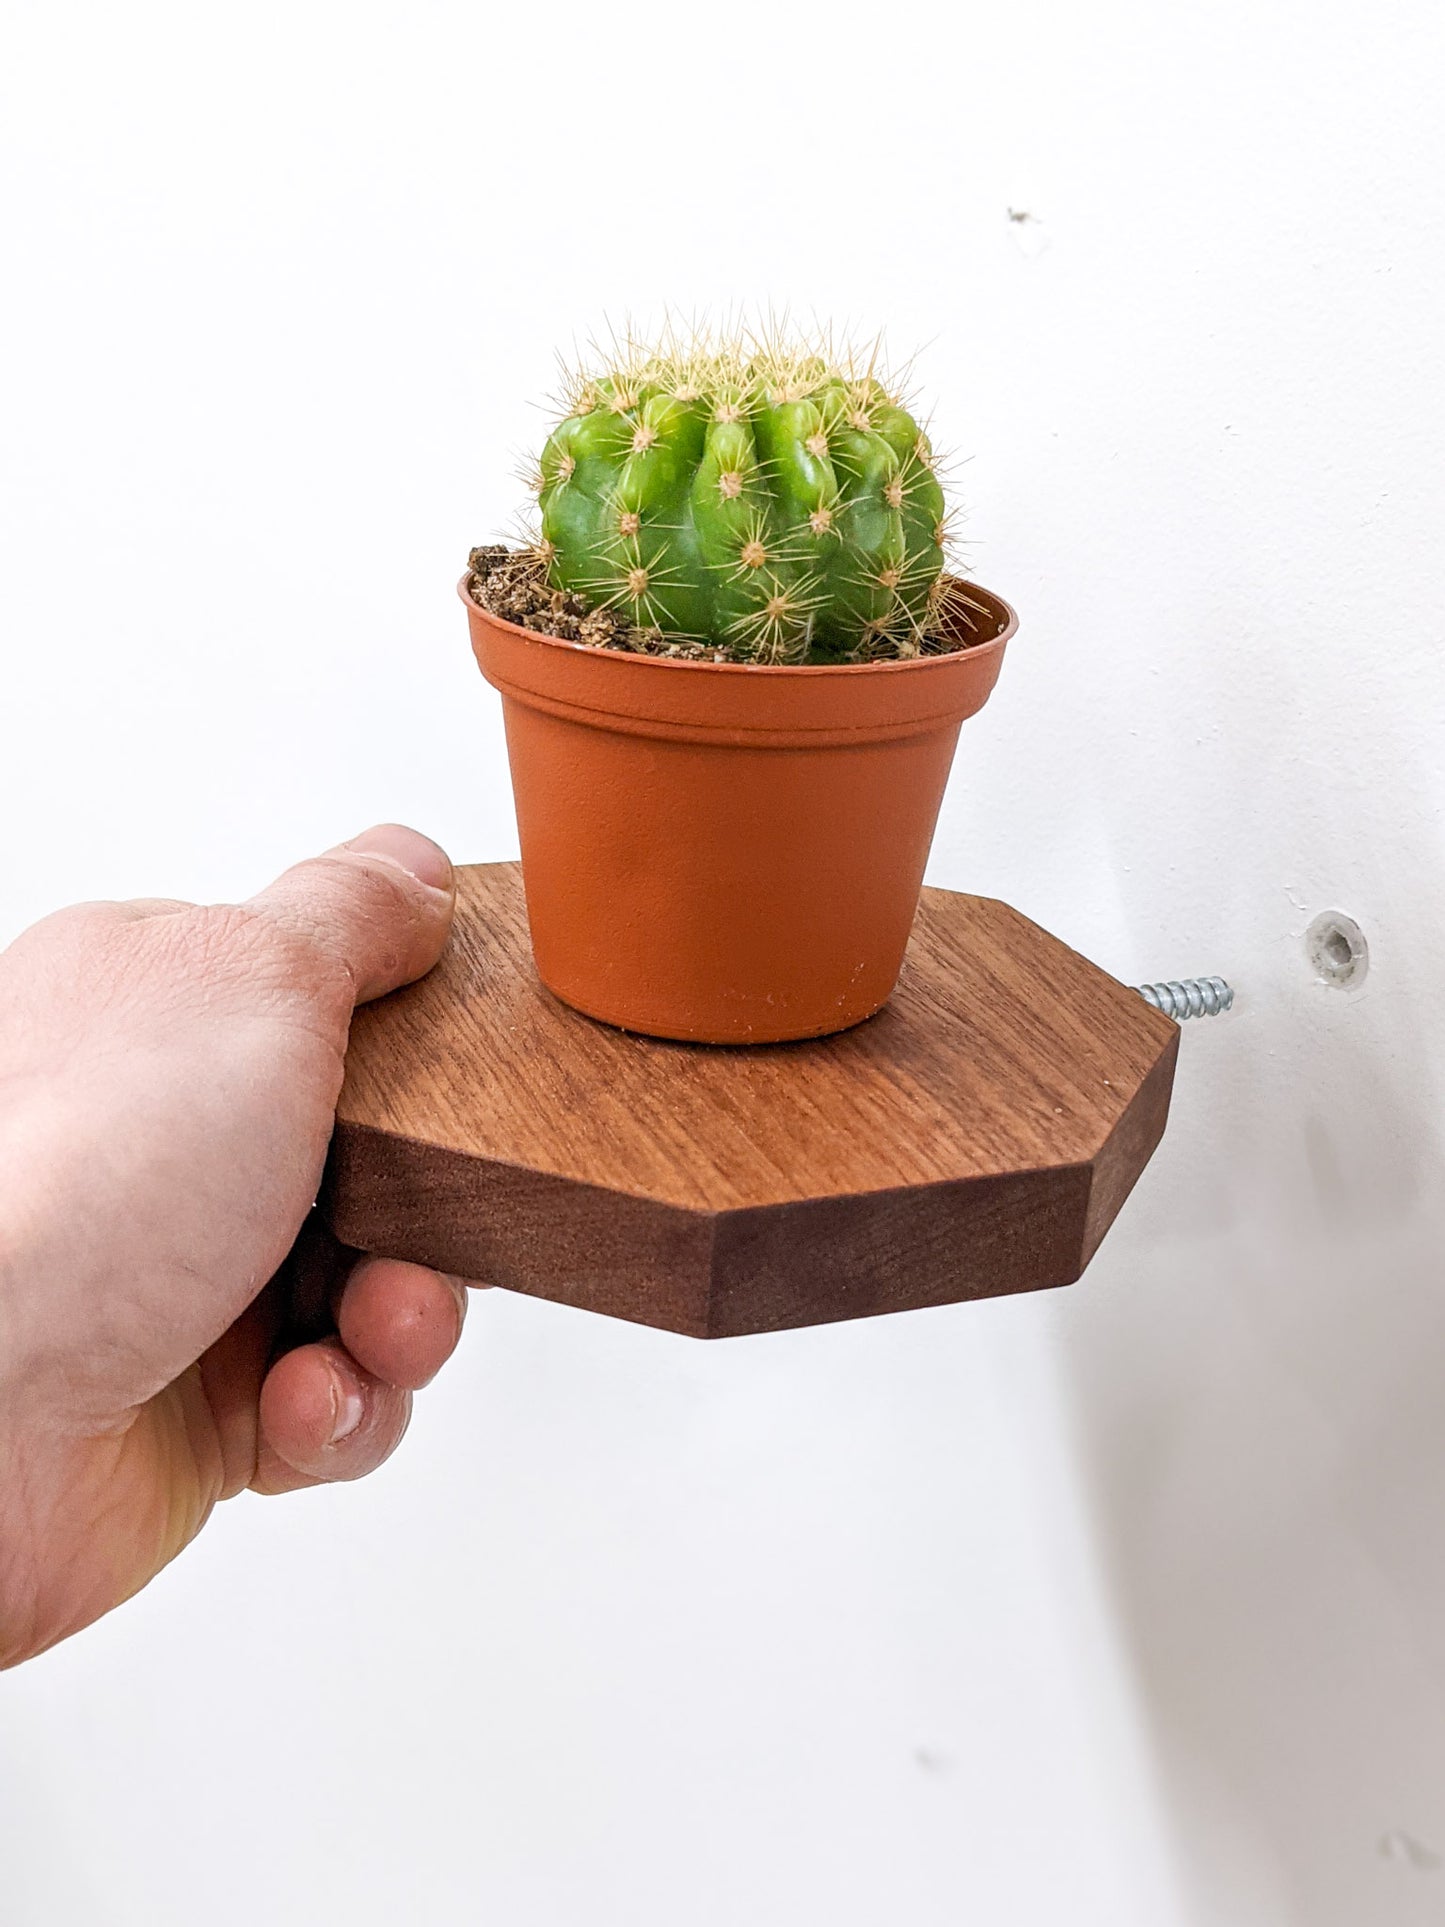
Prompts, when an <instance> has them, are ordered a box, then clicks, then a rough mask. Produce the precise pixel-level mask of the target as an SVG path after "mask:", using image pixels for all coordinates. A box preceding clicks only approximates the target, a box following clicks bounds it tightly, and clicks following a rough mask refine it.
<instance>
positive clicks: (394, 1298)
mask: <svg viewBox="0 0 1445 1927" xmlns="http://www.w3.org/2000/svg"><path fill="white" fill-rule="evenodd" d="M466 1312H467V1292H466V1286H465V1285H463V1284H462V1283H461V1282H460V1280H459V1279H456V1278H448V1277H446V1276H445V1275H444V1274H443V1273H442V1272H439V1271H429V1270H427V1268H426V1267H425V1266H424V1265H408V1264H403V1263H402V1262H401V1261H400V1260H399V1259H396V1258H363V1259H362V1261H361V1263H360V1264H359V1265H357V1267H356V1269H355V1270H354V1271H353V1272H352V1274H351V1276H350V1277H349V1278H348V1279H347V1280H346V1282H345V1283H344V1284H343V1286H342V1288H341V1291H340V1293H339V1295H338V1298H337V1304H336V1323H337V1328H338V1330H339V1331H340V1333H341V1338H342V1342H343V1343H344V1345H345V1346H346V1349H347V1350H348V1351H349V1352H350V1354H351V1356H352V1357H353V1358H354V1359H355V1360H356V1362H357V1364H358V1365H361V1366H362V1367H364V1369H365V1370H366V1371H368V1372H370V1373H372V1374H373V1376H374V1377H376V1378H379V1379H383V1380H385V1382H386V1383H387V1384H388V1385H401V1386H405V1387H406V1388H407V1389H408V1390H410V1391H413V1392H417V1391H420V1390H421V1388H422V1386H423V1385H426V1384H428V1383H429V1382H430V1381H431V1380H432V1379H434V1378H435V1377H436V1375H437V1373H438V1372H439V1371H440V1370H441V1368H442V1366H443V1365H445V1364H446V1362H447V1360H448V1359H449V1358H450V1357H451V1355H452V1353H453V1352H454V1351H455V1350H456V1348H457V1341H458V1339H459V1338H460V1337H461V1335H462V1321H463V1319H464V1318H465V1317H466Z"/></svg>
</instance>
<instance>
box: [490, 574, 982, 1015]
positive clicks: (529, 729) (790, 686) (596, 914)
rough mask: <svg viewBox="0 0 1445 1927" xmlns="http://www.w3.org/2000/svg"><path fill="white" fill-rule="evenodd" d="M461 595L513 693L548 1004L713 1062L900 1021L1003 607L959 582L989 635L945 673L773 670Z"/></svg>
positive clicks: (935, 660)
mask: <svg viewBox="0 0 1445 1927" xmlns="http://www.w3.org/2000/svg"><path fill="white" fill-rule="evenodd" d="M461 593H462V600H463V601H464V602H465V603H466V605H467V618H468V621H469V622H470V624H471V632H472V648H473V650H474V652H475V654H476V658H477V663H478V665H479V667H480V668H481V671H482V674H483V675H484V676H485V677H486V678H487V680H488V682H490V683H492V684H493V685H494V687H495V688H497V689H499V690H500V691H501V694H502V705H503V712H504V715H505V718H506V728H507V750H508V755H509V757H510V759H511V766H512V786H513V790H514V792H515V795H516V803H517V825H518V829H519V831H520V834H521V843H522V876H523V881H524V883H525V886H526V893H527V913H528V917H529V919H530V923H531V930H532V950H533V954H534V956H535V958H536V963H537V970H538V972H539V974H540V976H541V978H542V981H543V982H544V983H545V984H546V985H547V987H548V988H549V989H550V990H552V991H553V992H554V993H555V994H556V995H557V996H558V997H560V998H562V999H563V1001H564V1002H565V1003H568V1004H571V1005H573V1006H574V1007H575V1008H576V1009H578V1010H581V1011H585V1012H586V1013H587V1014H588V1015H589V1016H591V1017H599V1018H601V1019H603V1021H604V1022H606V1023H609V1024H616V1025H618V1026H620V1027H621V1028H622V1029H624V1030H635V1031H641V1032H644V1033H645V1034H647V1035H649V1036H653V1037H673V1038H683V1039H686V1040H688V1041H690V1042H694V1043H709V1044H762V1043H776V1042H780V1041H782V1040H784V1039H788V1038H798V1037H817V1036H822V1035H825V1034H826V1033H827V1032H829V1031H836V1030H846V1029H847V1028H848V1027H849V1026H850V1025H852V1024H857V1023H861V1022H862V1020H863V1019H864V1018H865V1017H871V1016H872V1015H873V1013H874V1012H875V1011H876V1010H878V1009H880V1008H881V1006H882V1005H883V1004H885V1003H886V1002H887V1000H888V998H889V996H890V994H891V993H892V990H893V987H894V984H895V983H896V982H897V979H898V971H899V967H900V965H901V964H902V961H903V952H904V948H905V946H906V945H907V942H908V934H909V930H910V928H911V926H912V923H913V917H914V912H915V911H916V909H917V907H918V893H919V889H920V887H921V884H922V881H923V867H924V864H925V863H926V861H927V859H928V849H929V845H930V843H931V842H932V840H933V828H934V823H935V821H936V819H937V816H938V806H939V803H940V801H941V800H942V797H943V787H944V784H945V783H946V781H947V780H948V771H949V766H950V764H951V763H952V761H953V751H954V745H955V743H956V742H957V740H958V730H959V725H960V723H962V722H963V720H964V718H965V717H967V716H971V715H972V714H973V713H974V711H975V710H977V709H980V708H981V707H982V706H983V704H984V703H985V702H986V701H987V699H988V695H989V692H990V691H991V690H992V688H993V685H994V682H995V680H996V679H997V676H998V672H999V665H1000V663H1001V662H1002V659H1003V652H1004V646H1005V644H1006V643H1007V641H1008V639H1009V637H1010V636H1011V635H1012V634H1013V632H1014V628H1015V626H1016V623H1017V618H1016V617H1015V615H1014V612H1013V610H1012V609H1010V608H1009V606H1008V604H1007V603H1006V602H1004V601H1002V600H1001V599H1000V598H999V597H998V596H996V595H992V594H990V593H989V591H988V590H986V589H980V588H978V587H977V585H976V584H974V583H969V584H968V585H967V593H968V595H969V597H970V598H971V600H972V602H973V604H974V607H975V609H976V610H977V611H978V613H977V614H976V615H975V616H974V620H975V622H976V623H977V624H978V625H979V628H980V630H981V631H982V633H983V634H984V635H986V636H989V637H990V639H989V640H987V641H983V642H979V643H977V644H976V645H975V646H973V647H971V648H969V649H966V650H961V651H959V652H958V653H956V654H954V655H946V656H924V657H920V658H918V659H917V660H916V661H913V662H884V663H868V664H850V665H847V666H844V667H839V668H768V669H764V668H754V667H746V666H743V665H739V664H734V663H696V662H673V661H668V660H666V659H665V658H658V657H652V656H636V655H627V654H625V653H623V652H622V651H620V650H607V649H594V648H589V647H587V646H586V645H585V644H581V643H572V642H559V641H556V640H554V639H553V638H551V637H549V636H542V635H538V634H536V633H535V632H534V631H532V630H530V629H524V628H521V627H520V626H519V625H517V624H515V623H511V622H504V621H502V620H501V618H500V617H497V616H494V615H491V614H490V613H489V612H488V611H487V610H485V609H482V608H479V607H478V605H477V604H476V603H475V602H474V601H473V600H472V599H471V597H470V596H469V595H468V594H467V589H466V583H465V581H463V583H462V584H461Z"/></svg>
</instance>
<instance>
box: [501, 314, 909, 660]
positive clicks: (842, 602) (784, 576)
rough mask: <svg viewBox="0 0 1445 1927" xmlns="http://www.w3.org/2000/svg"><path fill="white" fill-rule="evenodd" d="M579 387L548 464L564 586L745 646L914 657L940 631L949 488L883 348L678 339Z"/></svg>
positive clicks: (622, 611) (633, 613)
mask: <svg viewBox="0 0 1445 1927" xmlns="http://www.w3.org/2000/svg"><path fill="white" fill-rule="evenodd" d="M569 400H570V402H571V409H570V412H569V413H568V414H567V416H566V417H565V419H564V420H562V421H561V422H560V423H559V424H558V426H557V427H556V428H555V429H554V431H553V433H552V435H551V437H550V438H549V440H548V442H547V445H546V447H545V449H544V450H543V452H542V458H541V465H540V477H539V494H540V499H541V509H542V540H541V545H540V547H541V554H542V557H543V559H544V560H545V563H546V566H547V571H548V577H549V580H550V581H551V584H552V586H553V587H554V588H556V589H562V590H565V591H567V592H569V593H571V594H574V595H579V596H582V597H583V598H585V599H586V600H587V601H588V602H589V603H590V604H591V605H592V606H593V607H600V608H606V609H610V610H612V611H613V612H614V613H615V614H617V615H619V616H621V617H624V618H625V619H626V620H628V621H629V622H631V623H633V624H635V625H636V626H637V627H638V628H640V629H650V630H656V631H659V632H661V633H662V634H663V635H665V636H668V637H676V638H687V639H693V640H697V641H703V642H708V643H712V644H714V645H716V647H717V649H718V651H719V652H720V653H722V654H725V655H726V656H728V657H731V658H733V659H736V660H739V661H747V662H761V663H788V662H808V661H811V662H829V661H832V662H836V661H839V660H868V659H871V658H872V657H874V656H879V655H889V656H912V655H917V654H918V653H919V650H920V647H921V645H922V643H923V641H924V639H925V638H926V637H927V636H928V635H930V634H931V633H936V631H937V628H938V622H939V617H940V601H941V597H942V595H943V594H944V589H945V583H946V581H947V578H946V577H944V575H943V573H942V570H943V560H944V553H943V544H944V534H945V531H944V522H945V514H944V498H943V491H942V488H941V487H940V485H939V481H938V477H937V474H936V471H935V463H934V457H933V452H932V449H931V447H930V445H929V441H928V437H927V435H926V434H925V433H924V432H923V430H922V429H921V428H920V427H919V425H918V423H917V422H916V421H915V420H914V418H913V416H912V415H911V414H910V413H909V412H908V410H907V409H906V408H905V407H904V406H903V405H902V404H901V403H900V402H899V401H898V400H897V399H896V398H895V397H894V396H893V395H892V394H890V392H889V388H888V386H887V385H886V383H885V381H884V379H883V378H882V377H881V376H880V374H879V373H878V371H877V369H876V367H875V366H873V365H869V364H866V363H860V362H859V361H857V360H856V359H854V358H851V357H849V356H846V355H845V356H835V355H833V354H830V353H828V352H825V351H820V350H817V349H812V348H809V349H805V350H800V349H791V348H788V347H785V346H782V345H780V344H779V343H777V342H763V343H746V344H745V343H741V342H739V341H732V342H728V343H721V344H719V343H715V342H698V343H695V344H693V345H690V346H687V347H683V348H679V347H678V346H677V345H676V344H674V343H669V344H667V345H665V346H664V347H663V348H662V349H659V350H654V351H651V352H646V353H643V352H635V351H631V350H629V351H628V352H627V353H625V354H624V355H623V356H622V357H620V358H619V365H614V366H612V367H611V368H609V369H608V370H607V371H606V372H603V373H600V374H591V375H586V374H584V375H580V376H578V377H577V378H576V379H575V380H574V382H573V384H572V391H571V394H570V396H569Z"/></svg>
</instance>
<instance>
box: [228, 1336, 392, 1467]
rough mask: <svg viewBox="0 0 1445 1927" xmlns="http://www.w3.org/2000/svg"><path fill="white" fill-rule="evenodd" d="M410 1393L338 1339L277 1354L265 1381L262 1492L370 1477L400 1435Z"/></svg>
mask: <svg viewBox="0 0 1445 1927" xmlns="http://www.w3.org/2000/svg"><path fill="white" fill-rule="evenodd" d="M410 1418H411V1394H410V1393H409V1392H405V1391H402V1390H400V1389H399V1388H398V1387H397V1386H395V1385H386V1384H383V1383H382V1381H381V1380H380V1379H378V1378H374V1377H373V1376H372V1375H371V1373H370V1372H367V1371H364V1370H363V1369H362V1367H361V1366H360V1365H358V1364H357V1363H356V1361H355V1359H353V1358H351V1357H350V1356H349V1355H348V1353H347V1352H346V1350H345V1348H344V1347H343V1346H342V1345H340V1344H339V1343H338V1342H337V1341H336V1340H335V1339H323V1340H322V1341H321V1342H320V1343H319V1344H316V1345H301V1346H299V1347H298V1348H297V1349H296V1350H295V1351H294V1352H287V1353H286V1354H285V1356H284V1357H282V1358H278V1359H277V1361H276V1363H275V1364H274V1365H273V1366H272V1367H271V1369H270V1371H269V1372H268V1373H267V1374H266V1380H265V1383H264V1384H263V1385H262V1387H261V1401H260V1435H259V1441H258V1446H257V1452H256V1477H255V1479H254V1480H253V1481H252V1488H253V1490H255V1491H257V1492H291V1491H295V1490H296V1489H297V1488H298V1487H300V1486H303V1485H316V1484H321V1483H332V1482H335V1481H338V1480H342V1479H361V1478H365V1476H366V1474H367V1473H368V1472H374V1471H375V1470H376V1468H377V1466H379V1465H381V1464H382V1463H383V1462H384V1461H385V1460H386V1459H388V1458H390V1457H391V1454H392V1453H393V1452H394V1451H395V1450H396V1448H397V1446H398V1445H399V1444H400V1443H401V1439H402V1435H403V1433H404V1432H405V1431H406V1428H407V1423H408V1421H409V1420H410Z"/></svg>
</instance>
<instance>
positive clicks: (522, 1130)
mask: <svg viewBox="0 0 1445 1927" xmlns="http://www.w3.org/2000/svg"><path fill="white" fill-rule="evenodd" d="M460 877H461V887H460V898H459V907H458V916H457V926H456V932H455V935H454V937H453V939H452V942H451V945H450V946H449V948H448V951H447V953H446V955H445V956H444V957H443V959H442V961H441V963H440V964H439V965H438V967H437V969H436V970H435V971H434V972H433V973H432V975H431V976H430V977H428V978H426V979H425V980H424V981H423V982H422V983H420V984H415V985H412V986H411V987H410V988H408V989H406V990H403V991H399V992H397V993H396V994H395V995H394V996H392V997H388V998H386V999H384V1000H383V1001H382V1002H380V1003H377V1004H373V1005H371V1006H369V1007H367V1008H366V1009H363V1010H361V1011H359V1012H358V1013H357V1016H356V1019H355V1023H354V1025H353V1029H352V1037H351V1047H350V1051H349V1053H348V1057H347V1068H346V1082H345V1087H344V1089H343V1091H342V1095H341V1100H340V1104H339V1107H338V1123H337V1130H336V1137H335V1140H334V1143H333V1151H332V1159H331V1164H330V1167H329V1171H328V1181H327V1187H326V1191H325V1193H324V1199H323V1202H324V1208H325V1209H326V1211H327V1213H328V1215H329V1217H330V1220H331V1222H332V1225H333V1227H334V1228H335V1230H336V1231H337V1233H338V1235H339V1236H340V1237H342V1238H343V1239H345V1241H346V1242H347V1243H349V1244H353V1245H356V1246H359V1247H360V1248H362V1249H366V1250H371V1251H381V1252H385V1253H387V1254H388V1255H391V1256H396V1257H409V1258H415V1259H417V1260H419V1261H422V1262H425V1263H430V1264H438V1265H441V1266H443V1267H444V1268H445V1269H447V1270H450V1271H456V1272H460V1273H462V1274H464V1275H467V1276H472V1277H480V1278H483V1279H485V1280H487V1281H488V1282H492V1283H496V1284H502V1285H507V1286H510V1287H512V1288H513V1289H516V1290H521V1291H528V1292H532V1293H535V1294H537V1295H540V1296H543V1297H548V1298H556V1299H560V1300H561V1301H563V1302H565V1303H569V1304H575V1305H581V1306H585V1307H587V1308H589V1309H593V1310H598V1311H605V1312H609V1313H612V1314H614V1315H617V1316H621V1317H626V1318H633V1319H639V1320H641V1321H642V1322H644V1323H648V1324H657V1325H664V1326H667V1327H669V1328H671V1329H674V1330H678V1331H686V1332H691V1333H695V1334H697V1335H701V1336H720V1335H724V1334H730V1333H740V1332H746V1331H761V1330H771V1329H776V1328H779V1327H781V1326H786V1325H797V1324H811V1323H819V1322H823V1321H826V1320H828V1319H834V1318H846V1317H855V1316H862V1315H865V1314H868V1313H873V1312H880V1311H890V1310H901V1309H905V1308H907V1307H910V1306H916V1305H924V1304H941V1303H947V1302H951V1301H953V1300H956V1299H960V1298H966V1297H977V1296H986V1295H992V1294H995V1293H999V1292H1006V1291H1017V1290H1022V1289H1028V1288H1031V1287H1037V1286H1042V1285H1055V1284H1063V1283H1067V1282H1069V1281H1070V1280H1071V1279H1073V1278H1075V1277H1077V1276H1078V1275H1079V1272H1080V1271H1081V1270H1082V1268H1083V1266H1084V1264H1085V1263H1087V1261H1088V1258H1089V1256H1090V1255H1091V1254H1092V1252H1093V1250H1094V1249H1095V1247H1096V1246H1097V1244H1098V1241H1099V1239H1100V1238H1101V1237H1102V1236H1103V1235H1104V1232H1105V1231H1106V1230H1107V1229H1108V1226H1109V1224H1110V1223H1112V1221H1113V1219H1114V1217H1115V1215H1116V1214H1117V1212H1118V1210H1119V1208H1120V1206H1121V1205H1122V1204H1123V1202H1124V1199H1125V1198H1126V1196H1127V1195H1128V1192H1129V1190H1130V1188H1131V1187H1132V1185H1133V1183H1134V1181H1135V1179H1136V1178H1137V1177H1138V1175H1139V1172H1140V1171H1141V1170H1142V1169H1143V1166H1144V1164H1145V1163H1146V1162H1147V1160H1148V1158H1149V1156H1150V1154H1151V1152H1152V1151H1153V1149H1154V1146H1155V1145H1156V1144H1157V1142H1158V1140H1159V1137H1160V1134H1161V1133H1162V1131H1163V1128H1164V1122H1165V1117H1166V1114H1167V1110H1168V1102H1169V1092H1170V1086H1171V1083H1172V1079H1173V1069H1174V1059H1175V1053H1176V1050H1177V1044H1178V1029H1177V1026H1176V1025H1175V1024H1173V1023H1172V1022H1171V1021H1170V1020H1169V1019H1168V1018H1166V1017H1163V1016H1161V1015H1160V1014H1159V1013H1158V1012H1157V1011H1154V1010H1152V1009H1150V1007H1149V1006H1148V1005H1147V1004H1145V1003H1144V1002H1143V1000H1142V999H1141V998H1139V997H1138V996H1137V995H1136V994H1135V993H1134V992H1133V991H1131V990H1127V989H1125V988H1124V987H1123V986H1122V985H1120V984H1117V983H1116V982H1114V980H1113V979H1112V978H1110V977H1108V976H1106V975H1105V974H1104V973H1103V972H1102V971H1100V970H1098V969H1097V968H1096V967H1095V966H1094V965H1092V964H1090V963H1088V962H1086V961H1085V960H1084V959H1083V958H1082V957H1079V956H1078V955H1076V954H1075V953H1074V952H1073V951H1071V950H1069V949H1068V948H1067V946H1065V945H1064V944H1061V943H1059V942H1058V941H1057V940H1056V939H1055V938H1053V937H1051V936H1049V935H1048V934H1047V933H1046V932H1044V931H1042V930H1040V929H1038V928H1037V926H1036V925H1034V924H1032V923H1030V922H1029V921H1028V920H1027V918H1025V917H1022V916H1020V915H1019V914H1018V912H1017V911H1015V910H1011V909H1010V908H1009V907H1008V906H1007V905H1006V904H1001V903H996V902H993V901H990V900H987V899H984V898H978V897H967V896H959V895H955V894H953V893H952V892H947V891H939V890H926V891H925V892H924V894H923V901H922V905H921V907H920V911H919V916H918V921H917V925H916V927H915V931H914V936H913V942H912V945H911V948H910V951H909V956H908V960H907V962H906V964H905V966H904V972H903V976H902V979H901V981H900V983H899V987H898V990H897V992H896V993H895V996H894V998H893V1001H892V1002H891V1003H890V1005H889V1006H888V1007H887V1008H886V1009H885V1010H884V1011H883V1012H881V1013H880V1014H879V1015H878V1016H877V1017H875V1018H873V1019H871V1020H870V1021H869V1022H868V1023H866V1024H864V1025H861V1026H860V1027H859V1028H858V1029H856V1030H853V1031H849V1032H847V1033H845V1034H844V1035H842V1036H838V1037H832V1038H826V1039H822V1040H818V1041H814V1042H808V1043H802V1044H778V1045H768V1046H762V1047H757V1048H753V1049H748V1050H735V1049H721V1048H708V1047H703V1046H696V1045H678V1044H666V1043H659V1042H656V1041H654V1040H651V1039H647V1038H640V1037H633V1036H628V1035H626V1034H625V1033H623V1032H621V1031H615V1030H611V1029H608V1028H607V1027H606V1026H603V1025H600V1024H596V1023H594V1022H592V1021H591V1020H590V1019H589V1018H585V1017H582V1016H579V1015H578V1014H577V1013H576V1012H574V1011H571V1010H569V1009H567V1008H566V1007H565V1006H563V1005H561V1004H559V1003H558V1002H557V1001H556V1000H555V999H554V998H552V997H551V996H550V995H549V994H548V992H546V991H545V990H544V989H543V988H542V987H541V985H540V984H539V982H538V981H537V978H536V975H535V973H534V971H533V968H532V962H531V953H530V948H529V944H528V938H527V925H526V911H525V903H524V898H523V892H522V886H521V877H520V872H519V870H518V868H517V866H515V865H513V864H494V865H484V866H476V867H472V868H469V869H465V870H463V871H462V872H461V873H460Z"/></svg>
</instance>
